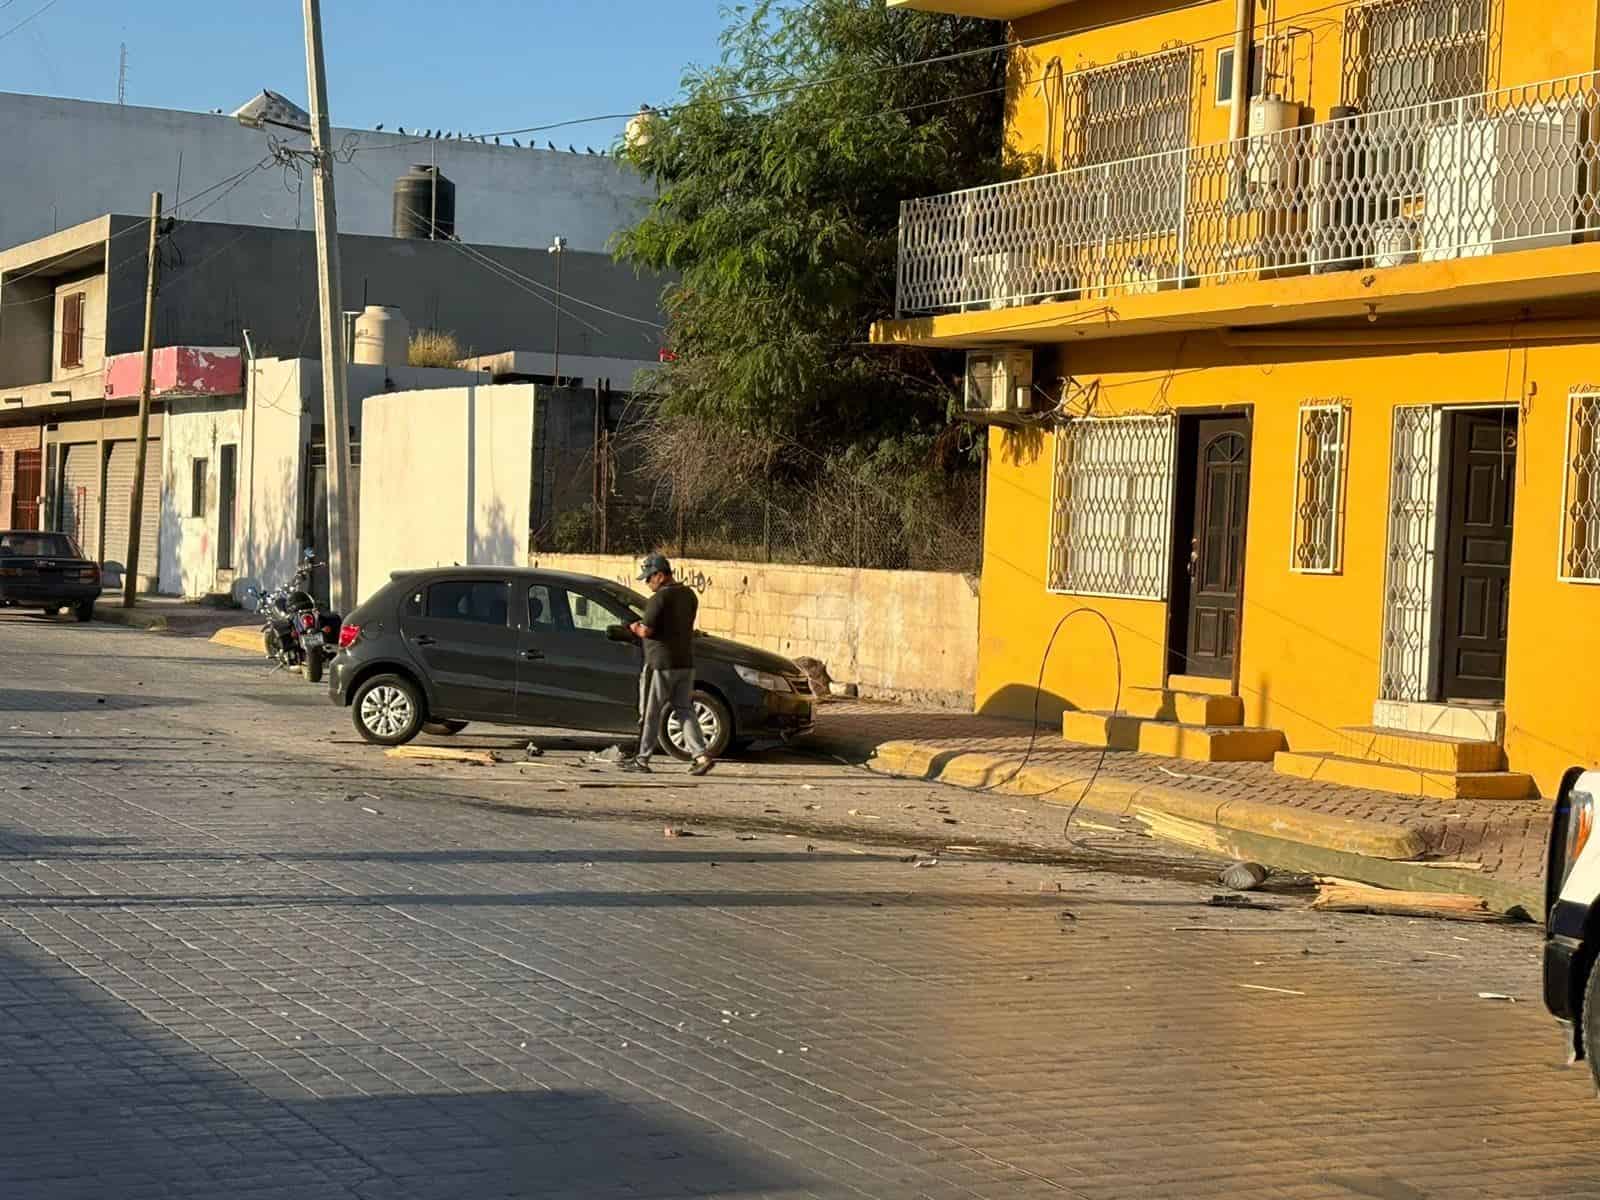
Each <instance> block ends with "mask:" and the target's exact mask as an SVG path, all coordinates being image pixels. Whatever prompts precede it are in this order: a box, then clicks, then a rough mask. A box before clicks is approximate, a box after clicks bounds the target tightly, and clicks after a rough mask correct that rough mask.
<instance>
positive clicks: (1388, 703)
mask: <svg viewBox="0 0 1600 1200" xmlns="http://www.w3.org/2000/svg"><path fill="white" fill-rule="evenodd" d="M1372 723H1373V724H1374V725H1375V726H1377V727H1378V728H1379V729H1397V730H1400V731H1401V732H1403V733H1433V734H1438V735H1439V736H1440V737H1455V738H1467V739H1469V740H1471V741H1477V742H1503V741H1504V740H1505V736H1506V710H1505V709H1504V708H1501V707H1499V706H1497V705H1487V704H1422V703H1418V702H1415V701H1411V700H1379V701H1378V702H1377V703H1376V704H1374V705H1373V706H1372Z"/></svg>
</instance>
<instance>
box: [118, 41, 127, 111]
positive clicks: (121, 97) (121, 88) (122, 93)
mask: <svg viewBox="0 0 1600 1200" xmlns="http://www.w3.org/2000/svg"><path fill="white" fill-rule="evenodd" d="M127 102H128V43H127V42H123V43H122V58H121V60H120V61H119V62H118V64H117V103H118V104H126V103H127Z"/></svg>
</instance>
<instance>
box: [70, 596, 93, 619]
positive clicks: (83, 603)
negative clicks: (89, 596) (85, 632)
mask: <svg viewBox="0 0 1600 1200" xmlns="http://www.w3.org/2000/svg"><path fill="white" fill-rule="evenodd" d="M72 611H73V613H74V614H75V615H76V616H77V618H78V620H80V621H92V620H94V601H93V600H80V601H79V602H78V603H77V605H76V607H74V608H73V610H72Z"/></svg>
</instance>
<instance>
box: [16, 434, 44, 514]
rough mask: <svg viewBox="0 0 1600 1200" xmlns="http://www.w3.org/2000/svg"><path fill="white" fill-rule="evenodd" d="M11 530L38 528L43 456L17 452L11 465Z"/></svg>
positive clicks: (34, 451)
mask: <svg viewBox="0 0 1600 1200" xmlns="http://www.w3.org/2000/svg"><path fill="white" fill-rule="evenodd" d="M11 482H12V484H13V485H14V486H13V490H12V493H11V528H13V529H38V528H39V493H40V492H42V491H44V455H43V453H42V452H41V451H38V450H18V451H17V452H16V454H15V456H14V461H13V463H12V476H11Z"/></svg>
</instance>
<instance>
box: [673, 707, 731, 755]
mask: <svg viewBox="0 0 1600 1200" xmlns="http://www.w3.org/2000/svg"><path fill="white" fill-rule="evenodd" d="M694 714H695V717H696V719H697V720H698V721H699V722H700V737H701V740H703V741H704V742H705V744H706V753H707V754H709V755H710V756H711V757H712V758H721V757H722V756H723V755H724V754H726V753H727V750H728V743H729V742H731V741H732V740H733V716H732V714H731V713H729V712H728V706H727V705H726V704H724V703H723V702H722V701H721V700H719V699H717V697H715V696H713V695H712V694H711V693H710V692H702V691H696V692H695V694H694ZM661 748H662V749H663V750H665V751H666V752H667V753H668V754H670V755H672V757H673V758H677V759H682V760H683V761H684V762H688V761H689V759H691V758H693V757H694V756H693V755H692V754H690V753H689V747H688V745H687V744H686V743H685V742H684V740H683V722H681V721H680V720H678V714H677V713H675V712H673V711H672V710H671V709H670V708H669V709H668V710H667V712H666V715H665V716H664V717H663V718H662V720H661Z"/></svg>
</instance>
